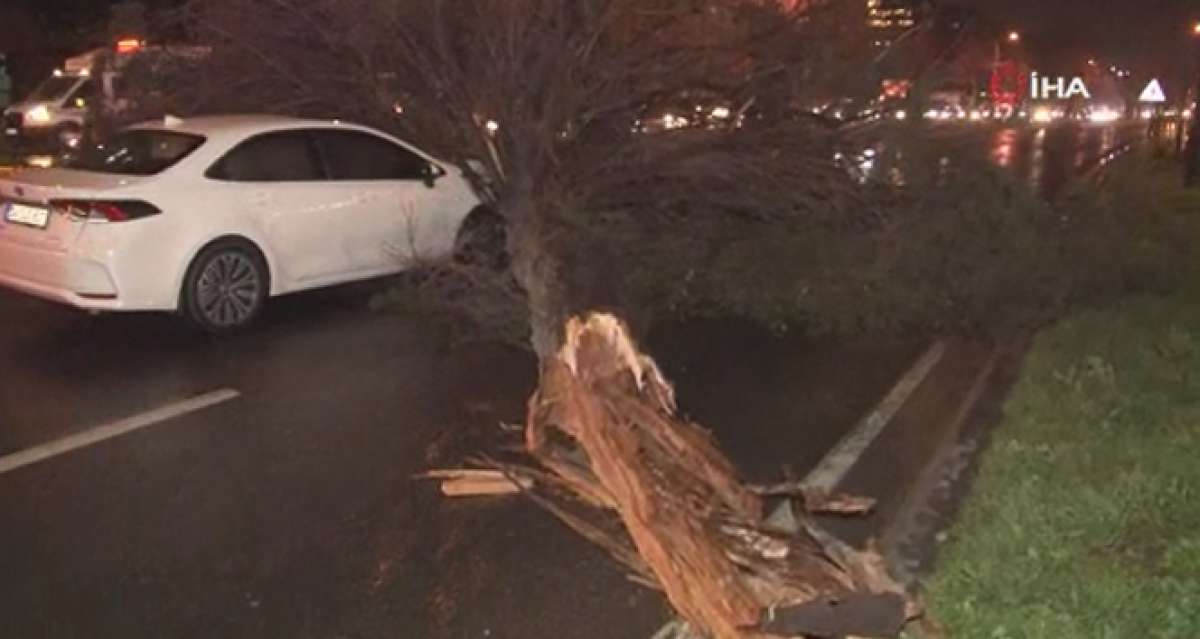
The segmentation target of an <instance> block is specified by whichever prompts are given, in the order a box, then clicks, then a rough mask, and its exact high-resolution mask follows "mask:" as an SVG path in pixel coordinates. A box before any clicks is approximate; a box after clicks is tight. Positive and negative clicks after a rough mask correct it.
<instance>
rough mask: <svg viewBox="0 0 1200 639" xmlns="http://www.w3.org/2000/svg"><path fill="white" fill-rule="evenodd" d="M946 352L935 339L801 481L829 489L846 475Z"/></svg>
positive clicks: (944, 345) (943, 344)
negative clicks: (873, 407)
mask: <svg viewBox="0 0 1200 639" xmlns="http://www.w3.org/2000/svg"><path fill="white" fill-rule="evenodd" d="M945 354H946V344H945V342H943V341H941V340H938V341H937V342H934V344H933V346H930V347H929V350H928V351H926V352H925V354H924V355H922V356H921V358H920V359H918V360H917V363H915V364H913V366H912V368H911V369H909V371H908V372H907V373H905V374H904V376H903V377H901V378H900V381H899V382H897V383H896V386H895V387H894V388H892V390H891V392H889V393H888V394H887V396H885V397H884V398H883V401H882V402H880V403H879V406H878V407H876V408H875V410H873V411H871V412H870V413H869V414H868V415H867V416H866V417H864V418H863V419H862V420H861V421H860V422H858V425H857V426H855V427H854V430H852V431H850V433H849V434H847V435H846V436H845V437H843V438H842V441H840V442H838V445H837V446H834V447H833V450H831V451H829V453H828V454H826V455H825V458H824V459H822V460H821V463H820V464H818V465H817V467H816V468H814V469H813V470H812V472H810V473H809V474H808V477H806V478H805V480H804V482H805V483H806V484H807V485H808V486H811V487H812V488H816V489H820V490H825V491H832V490H833V489H834V488H837V485H838V484H840V483H841V482H842V480H843V479H845V478H846V475H847V473H849V472H850V469H851V468H852V467H853V466H854V464H855V463H857V462H858V459H859V458H860V457H862V455H863V453H865V452H866V450H867V448H868V447H869V446H870V445H871V443H872V442H874V441H875V438H877V437H879V433H881V432H883V428H884V427H885V426H887V424H888V422H890V421H891V420H892V418H893V417H895V416H896V413H897V412H899V411H900V407H901V406H904V403H905V402H907V401H908V398H909V397H910V396H912V394H913V391H915V390H917V387H918V386H920V385H921V382H924V381H925V378H926V377H928V376H929V373H930V371H932V370H933V367H934V366H937V363H938V362H940V361H941V360H942V356H943V355H945Z"/></svg>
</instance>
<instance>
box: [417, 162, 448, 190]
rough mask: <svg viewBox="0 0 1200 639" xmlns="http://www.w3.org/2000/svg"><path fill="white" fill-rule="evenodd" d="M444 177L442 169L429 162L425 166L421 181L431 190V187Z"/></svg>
mask: <svg viewBox="0 0 1200 639" xmlns="http://www.w3.org/2000/svg"><path fill="white" fill-rule="evenodd" d="M445 175H446V171H445V170H443V169H442V167H440V166H438V165H436V164H433V163H432V162H431V163H429V164H426V165H425V175H424V178H423V180H422V181H423V182H425V186H426V187H428V188H431V189H432V188H433V187H435V186H437V181H438V180H440V179H442V177H443V176H445Z"/></svg>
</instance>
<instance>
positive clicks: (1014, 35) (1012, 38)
mask: <svg viewBox="0 0 1200 639" xmlns="http://www.w3.org/2000/svg"><path fill="white" fill-rule="evenodd" d="M1196 29H1197V31H1196V33H1197V34H1200V23H1197V24H1196ZM1008 41H1009V42H1011V43H1013V44H1016V43H1018V42H1020V41H1021V34H1020V33H1019V32H1017V31H1009V32H1008Z"/></svg>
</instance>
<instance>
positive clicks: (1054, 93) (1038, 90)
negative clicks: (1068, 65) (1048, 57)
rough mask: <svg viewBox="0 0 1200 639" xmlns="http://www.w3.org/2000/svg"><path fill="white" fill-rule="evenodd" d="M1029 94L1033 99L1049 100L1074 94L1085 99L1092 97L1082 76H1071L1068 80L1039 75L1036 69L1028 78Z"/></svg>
mask: <svg viewBox="0 0 1200 639" xmlns="http://www.w3.org/2000/svg"><path fill="white" fill-rule="evenodd" d="M1029 86H1030V95H1031V97H1033V99H1035V100H1049V99H1051V98H1057V99H1059V100H1069V99H1070V98H1073V97H1075V96H1080V97H1082V98H1083V99H1085V100H1090V99H1092V93H1091V92H1090V91H1088V88H1087V83H1085V82H1084V81H1083V78H1078V77H1076V78H1071V81H1070V82H1068V81H1067V78H1064V77H1061V76H1060V77H1056V78H1053V77H1050V76H1039V75H1038V73H1037V71H1034V72H1033V74H1032V75H1031V76H1030V79H1029Z"/></svg>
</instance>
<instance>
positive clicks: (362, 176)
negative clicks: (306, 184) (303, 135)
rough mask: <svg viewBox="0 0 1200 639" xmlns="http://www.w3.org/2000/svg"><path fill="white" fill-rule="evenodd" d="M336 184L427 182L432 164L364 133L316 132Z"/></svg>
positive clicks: (388, 142) (314, 135)
mask: <svg viewBox="0 0 1200 639" xmlns="http://www.w3.org/2000/svg"><path fill="white" fill-rule="evenodd" d="M312 135H313V138H314V139H316V140H317V145H318V147H319V148H320V149H321V154H322V156H323V157H324V159H325V166H326V168H327V169H328V171H329V177H330V179H333V180H424V179H427V178H429V177H430V175H431V174H432V172H433V171H434V169H433V167H432V166H431V165H430V163H429V162H428V161H427V160H425V159H424V158H422V157H421V156H419V155H417V154H416V153H413V152H412V151H409V150H408V149H406V148H404V147H402V146H400V145H398V144H395V143H394V142H391V141H388V140H385V139H383V138H381V137H379V136H375V135H371V134H369V133H363V132H361V131H334V130H328V129H326V130H321V129H318V130H314V131H312Z"/></svg>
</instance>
